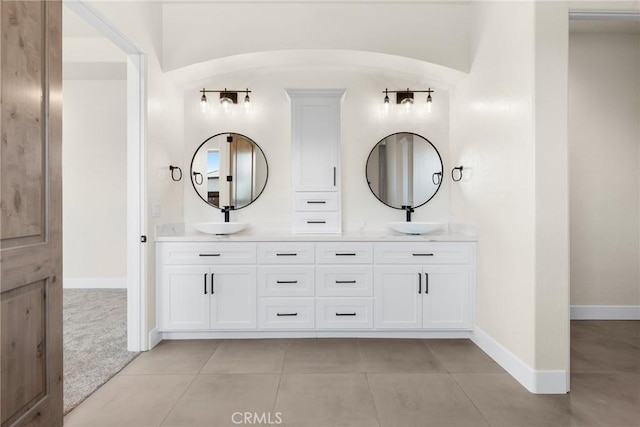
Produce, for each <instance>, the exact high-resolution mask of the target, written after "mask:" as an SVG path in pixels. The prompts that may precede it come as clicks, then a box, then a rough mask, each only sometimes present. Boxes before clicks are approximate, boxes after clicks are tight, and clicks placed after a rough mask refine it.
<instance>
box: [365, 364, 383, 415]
mask: <svg viewBox="0 0 640 427" xmlns="http://www.w3.org/2000/svg"><path fill="white" fill-rule="evenodd" d="M364 377H365V379H366V380H367V387H368V388H369V394H370V395H371V403H373V410H374V411H375V412H376V420H377V421H378V426H379V427H382V421H381V420H380V413H379V412H378V406H377V405H376V398H375V396H374V395H373V390H372V389H371V383H370V382H369V374H368V373H364Z"/></svg>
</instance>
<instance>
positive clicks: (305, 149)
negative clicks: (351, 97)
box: [292, 92, 340, 191]
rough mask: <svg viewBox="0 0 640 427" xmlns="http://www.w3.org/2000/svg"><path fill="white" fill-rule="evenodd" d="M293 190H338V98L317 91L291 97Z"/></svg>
mask: <svg viewBox="0 0 640 427" xmlns="http://www.w3.org/2000/svg"><path fill="white" fill-rule="evenodd" d="M292 112H293V113H292V114H293V117H292V123H293V127H292V137H293V159H292V160H293V161H292V167H293V185H294V188H295V191H338V149H339V142H340V98H339V97H336V96H327V94H325V93H324V92H320V93H318V94H315V95H312V94H309V95H305V94H304V93H303V94H300V96H295V97H293V98H292Z"/></svg>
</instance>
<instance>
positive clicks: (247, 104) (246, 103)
mask: <svg viewBox="0 0 640 427" xmlns="http://www.w3.org/2000/svg"><path fill="white" fill-rule="evenodd" d="M242 106H243V107H244V111H246V112H247V113H248V112H249V110H250V109H251V99H250V98H249V92H247V94H246V95H245V97H244V102H243V103H242Z"/></svg>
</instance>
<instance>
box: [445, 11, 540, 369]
mask: <svg viewBox="0 0 640 427" xmlns="http://www.w3.org/2000/svg"><path fill="white" fill-rule="evenodd" d="M472 17H473V27H472V32H471V45H472V55H473V61H472V64H471V70H470V72H469V76H468V77H467V78H465V79H463V80H462V82H461V83H460V84H459V85H458V87H457V88H456V90H455V91H454V92H453V93H452V99H451V105H452V112H451V161H452V163H453V164H455V165H462V166H464V179H463V180H462V181H461V182H458V183H453V184H452V190H451V199H452V211H453V214H454V216H455V218H456V219H457V220H459V221H461V222H468V223H473V224H477V227H478V259H477V318H476V324H477V326H478V328H480V329H481V330H483V331H484V332H486V333H487V334H488V335H489V336H490V337H492V338H493V339H494V340H495V341H497V342H499V343H500V344H501V345H502V346H504V347H506V348H507V349H508V350H509V351H510V352H511V353H513V354H514V355H515V356H516V357H517V358H519V359H520V360H522V361H523V362H524V363H526V364H527V365H529V366H531V367H533V366H535V339H534V336H535V313H534V310H535V305H534V303H535V232H536V230H535V193H534V191H535V139H534V124H533V89H534V79H535V76H534V70H535V69H534V66H535V63H534V51H533V49H534V8H533V5H532V4H531V3H528V2H510V3H508V2H478V3H475V4H474V6H473V15H472Z"/></svg>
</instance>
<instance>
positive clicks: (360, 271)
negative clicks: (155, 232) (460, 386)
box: [157, 232, 475, 339]
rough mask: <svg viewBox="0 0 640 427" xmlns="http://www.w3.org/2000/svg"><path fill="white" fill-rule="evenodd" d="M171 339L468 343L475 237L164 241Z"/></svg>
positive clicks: (163, 285) (163, 307)
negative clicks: (327, 338) (371, 339)
mask: <svg viewBox="0 0 640 427" xmlns="http://www.w3.org/2000/svg"><path fill="white" fill-rule="evenodd" d="M157 240H158V243H157V257H158V259H157V263H158V273H157V275H158V313H159V316H158V327H159V330H160V331H161V332H162V335H163V338H165V339H171V338H214V337H257V336H265V337H266V336H271V337H273V336H282V337H287V336H292V337H293V336H304V337H315V336H403V337H407V336H416V337H444V336H446V337H465V336H467V332H466V331H469V330H471V329H472V328H473V321H474V289H475V242H474V238H472V237H470V236H467V235H463V234H456V233H448V232H443V233H439V234H434V235H426V236H404V235H400V234H397V233H376V234H372V235H365V234H362V233H358V234H354V235H352V236H350V235H349V234H348V233H345V234H343V235H341V236H333V237H330V236H317V237H313V238H310V237H308V236H307V237H303V236H297V235H282V236H277V235H272V236H267V235H263V236H260V235H252V234H251V233H246V234H244V233H240V234H237V235H233V236H226V237H213V236H205V235H201V234H188V233H187V234H181V235H175V236H164V237H158V238H157Z"/></svg>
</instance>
